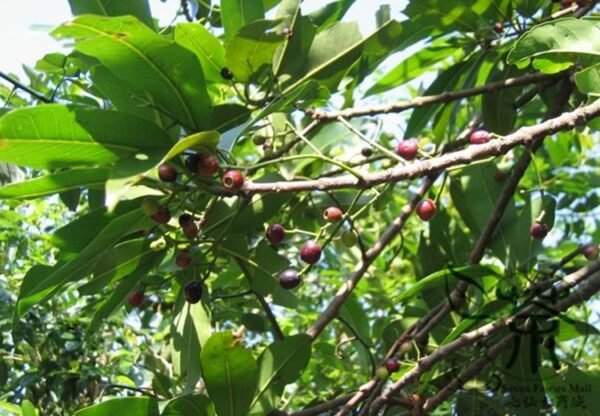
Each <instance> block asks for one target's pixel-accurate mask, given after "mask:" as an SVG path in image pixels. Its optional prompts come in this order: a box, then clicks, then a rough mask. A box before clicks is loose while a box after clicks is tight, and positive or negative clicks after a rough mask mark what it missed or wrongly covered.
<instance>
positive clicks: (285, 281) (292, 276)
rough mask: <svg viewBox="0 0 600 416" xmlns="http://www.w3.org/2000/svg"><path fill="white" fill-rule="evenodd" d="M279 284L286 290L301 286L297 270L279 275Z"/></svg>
mask: <svg viewBox="0 0 600 416" xmlns="http://www.w3.org/2000/svg"><path fill="white" fill-rule="evenodd" d="M279 284H280V285H281V287H282V288H284V289H293V288H295V287H296V286H298V285H299V284H300V276H298V272H296V270H293V269H288V270H284V271H283V272H281V273H280V274H279Z"/></svg>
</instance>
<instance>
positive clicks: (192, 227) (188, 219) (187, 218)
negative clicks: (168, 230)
mask: <svg viewBox="0 0 600 416" xmlns="http://www.w3.org/2000/svg"><path fill="white" fill-rule="evenodd" d="M179 226H180V227H181V230H182V231H183V233H184V234H185V235H186V237H188V238H195V237H196V236H197V235H198V232H199V230H198V226H197V225H196V223H195V222H194V217H192V216H191V215H190V214H181V215H180V216H179Z"/></svg>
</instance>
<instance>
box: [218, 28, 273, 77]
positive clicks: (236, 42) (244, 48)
mask: <svg viewBox="0 0 600 416" xmlns="http://www.w3.org/2000/svg"><path fill="white" fill-rule="evenodd" d="M275 24H276V22H274V21H272V20H258V21H256V22H253V23H250V24H249V25H247V26H244V27H243V28H241V29H240V31H239V32H238V33H236V34H235V36H233V37H232V38H231V40H230V41H229V42H228V43H227V50H226V54H225V55H226V58H225V59H226V62H227V67H228V68H229V69H230V70H231V72H233V74H234V75H235V79H236V80H237V81H241V82H245V81H248V80H249V79H250V77H251V76H252V75H253V74H255V73H257V72H259V71H260V70H262V69H264V68H265V67H267V66H270V65H271V64H272V62H273V56H274V55H275V51H276V50H277V48H278V47H279V45H281V44H282V43H283V36H281V35H279V34H276V33H274V32H269V29H271V28H272V27H273V26H274V25H275Z"/></svg>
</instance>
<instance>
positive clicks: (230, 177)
mask: <svg viewBox="0 0 600 416" xmlns="http://www.w3.org/2000/svg"><path fill="white" fill-rule="evenodd" d="M221 182H222V183H223V186H224V187H225V189H228V190H230V191H237V190H239V189H240V188H241V187H242V186H243V185H244V175H242V172H240V171H239V170H228V171H227V172H225V173H224V174H223V177H222V178H221Z"/></svg>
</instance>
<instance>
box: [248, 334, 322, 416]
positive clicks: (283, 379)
mask: <svg viewBox="0 0 600 416" xmlns="http://www.w3.org/2000/svg"><path fill="white" fill-rule="evenodd" d="M310 355H311V342H310V338H309V337H308V336H307V335H305V334H298V335H294V336H290V337H287V338H285V339H284V340H281V341H275V342H273V343H272V344H271V345H269V346H268V347H267V348H265V349H264V351H263V352H262V354H261V355H260V356H259V357H258V384H257V386H256V393H255V394H254V399H253V400H252V404H251V405H250V408H251V409H252V410H255V408H256V407H259V406H260V408H261V410H262V412H264V413H263V414H268V413H269V411H271V410H272V409H273V407H274V406H275V405H276V404H277V403H276V402H275V401H274V400H273V399H276V398H277V397H278V396H279V395H281V393H282V392H283V388H284V387H285V385H286V384H290V383H293V382H294V381H296V380H297V379H298V378H300V376H301V375H302V373H303V372H304V370H305V369H306V366H307V365H308V362H309V361H310ZM270 389H273V392H274V393H275V394H274V395H273V394H269V393H270Z"/></svg>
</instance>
